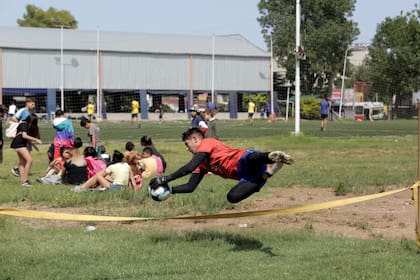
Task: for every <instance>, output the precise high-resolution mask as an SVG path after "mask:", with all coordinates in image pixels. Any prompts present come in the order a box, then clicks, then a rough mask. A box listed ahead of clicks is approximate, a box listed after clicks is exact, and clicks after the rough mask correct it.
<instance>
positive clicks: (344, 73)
mask: <svg viewBox="0 0 420 280" xmlns="http://www.w3.org/2000/svg"><path fill="white" fill-rule="evenodd" d="M349 49H350V47H347V49H346V51H345V53H344V67H343V75H342V76H341V96H340V107H339V110H338V116H339V118H340V119H341V118H342V116H341V110H342V107H343V95H344V80H345V76H346V65H347V53H348V51H349Z"/></svg>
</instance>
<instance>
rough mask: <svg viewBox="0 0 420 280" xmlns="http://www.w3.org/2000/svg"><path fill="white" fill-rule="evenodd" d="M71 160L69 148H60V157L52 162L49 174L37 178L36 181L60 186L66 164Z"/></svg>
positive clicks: (48, 170)
mask: <svg viewBox="0 0 420 280" xmlns="http://www.w3.org/2000/svg"><path fill="white" fill-rule="evenodd" d="M70 158H71V152H70V148H69V147H61V148H60V156H59V157H57V158H55V159H54V160H52V161H51V162H50V163H49V165H48V169H47V172H45V174H44V176H43V177H41V178H36V181H37V182H38V183H41V184H46V185H54V184H60V183H61V179H62V174H63V171H64V163H65V162H66V161H67V160H69V159H70Z"/></svg>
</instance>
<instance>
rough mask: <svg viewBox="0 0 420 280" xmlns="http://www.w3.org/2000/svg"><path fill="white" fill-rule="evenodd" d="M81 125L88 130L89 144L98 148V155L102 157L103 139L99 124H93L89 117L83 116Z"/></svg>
mask: <svg viewBox="0 0 420 280" xmlns="http://www.w3.org/2000/svg"><path fill="white" fill-rule="evenodd" d="M80 126H81V127H84V128H86V129H87V130H88V143H89V146H91V147H94V148H95V150H96V156H97V157H101V155H102V141H101V130H100V129H99V126H97V125H96V124H93V123H92V122H91V121H90V120H89V119H86V118H85V117H82V118H81V119H80Z"/></svg>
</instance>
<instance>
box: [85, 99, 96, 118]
mask: <svg viewBox="0 0 420 280" xmlns="http://www.w3.org/2000/svg"><path fill="white" fill-rule="evenodd" d="M86 107H87V109H86V111H87V114H88V119H89V120H92V117H93V114H94V113H95V105H94V104H93V102H92V101H89V103H88V105H87V106H86Z"/></svg>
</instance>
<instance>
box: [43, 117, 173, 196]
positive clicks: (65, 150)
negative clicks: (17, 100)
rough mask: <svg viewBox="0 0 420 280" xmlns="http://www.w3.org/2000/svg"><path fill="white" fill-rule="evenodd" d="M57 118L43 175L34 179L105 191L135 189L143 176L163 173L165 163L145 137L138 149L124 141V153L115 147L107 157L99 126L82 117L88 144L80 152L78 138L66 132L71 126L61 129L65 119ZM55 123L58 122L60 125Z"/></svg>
mask: <svg viewBox="0 0 420 280" xmlns="http://www.w3.org/2000/svg"><path fill="white" fill-rule="evenodd" d="M60 117H61V116H60ZM60 117H59V118H57V119H55V120H54V123H53V127H54V128H55V129H56V135H55V137H54V143H53V144H52V145H51V149H50V150H49V152H48V155H49V159H50V162H49V165H48V168H47V170H46V172H45V174H44V176H42V177H41V178H37V179H36V180H37V182H39V183H43V184H68V185H76V187H74V189H73V190H74V191H75V192H82V191H87V190H97V191H105V190H111V189H118V188H123V187H128V188H131V189H133V190H139V189H140V188H141V187H142V182H143V178H150V177H153V176H156V175H161V174H162V173H163V172H164V170H165V168H166V162H165V160H164V159H163V157H162V155H161V154H159V152H158V151H157V150H156V148H155V147H154V144H153V142H152V139H151V138H150V137H149V136H143V137H141V139H140V144H141V145H142V147H143V149H142V151H141V152H140V151H136V149H135V144H134V143H132V142H127V143H126V147H125V148H126V151H125V152H124V153H121V152H120V151H118V150H115V151H114V153H113V155H112V157H110V156H109V155H108V154H107V153H106V150H105V147H104V146H103V145H102V143H101V141H100V137H99V127H97V126H96V125H94V124H91V122H90V121H89V120H87V119H85V118H82V119H81V121H80V125H81V126H82V127H85V128H87V129H88V130H89V133H88V134H89V143H88V145H87V146H86V147H85V148H84V150H83V152H81V150H80V149H81V148H82V147H83V142H82V140H81V138H79V137H77V138H74V136H73V135H70V134H72V132H73V129H72V128H71V127H67V129H65V128H66V125H63V123H65V122H66V118H63V119H62V120H59V119H60ZM58 124H61V128H59V127H58V126H59V125H58ZM64 131H66V132H64ZM64 134H68V135H64ZM71 138H74V140H72V139H71ZM69 139H70V140H71V141H69Z"/></svg>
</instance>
